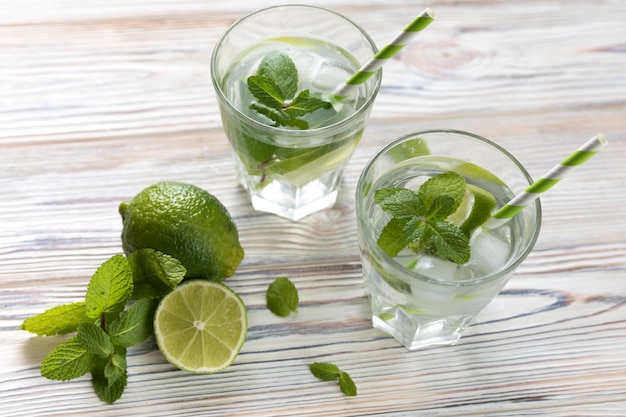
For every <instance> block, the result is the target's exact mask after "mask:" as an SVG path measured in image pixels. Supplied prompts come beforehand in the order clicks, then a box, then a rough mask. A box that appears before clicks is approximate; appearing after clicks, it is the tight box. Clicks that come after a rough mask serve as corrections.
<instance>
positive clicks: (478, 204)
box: [461, 184, 496, 236]
mask: <svg viewBox="0 0 626 417" xmlns="http://www.w3.org/2000/svg"><path fill="white" fill-rule="evenodd" d="M467 189H468V190H469V191H470V192H471V193H472V195H473V196H474V205H473V206H472V211H471V212H470V214H469V216H468V217H467V219H465V221H464V222H463V224H462V225H461V230H462V231H463V232H464V233H465V235H467V236H470V235H471V234H472V232H473V231H474V230H476V229H477V228H478V227H480V226H481V225H482V224H483V223H485V222H486V221H487V220H489V217H491V212H492V211H493V209H494V208H495V207H496V198H495V197H494V196H493V194H491V193H490V192H489V191H486V190H483V189H482V188H480V187H476V186H475V185H472V184H467Z"/></svg>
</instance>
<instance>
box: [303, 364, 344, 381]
mask: <svg viewBox="0 0 626 417" xmlns="http://www.w3.org/2000/svg"><path fill="white" fill-rule="evenodd" d="M309 369H310V370H311V373H312V374H313V375H315V377H316V378H318V379H321V380H322V381H334V380H335V379H337V378H339V374H340V373H341V370H340V369H339V367H338V366H337V365H335V364H332V363H328V362H314V363H312V364H310V365H309Z"/></svg>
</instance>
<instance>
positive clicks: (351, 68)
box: [211, 5, 382, 220]
mask: <svg viewBox="0 0 626 417" xmlns="http://www.w3.org/2000/svg"><path fill="white" fill-rule="evenodd" d="M268 45H269V46H268ZM272 45H278V46H277V47H278V48H279V49H284V50H285V51H286V52H287V54H289V55H290V56H291V57H292V59H293V61H294V63H295V65H296V66H297V67H298V71H299V78H300V80H301V82H300V83H301V84H305V83H306V84H307V85H302V86H301V88H305V87H306V88H308V89H310V90H311V93H313V92H317V93H321V94H322V95H330V93H332V91H334V89H335V87H337V86H338V85H340V84H341V83H343V82H345V81H346V80H347V79H348V78H349V77H350V76H351V75H352V74H353V73H354V72H356V70H358V68H359V67H360V66H361V65H362V64H363V63H364V62H366V61H367V60H369V59H370V58H371V57H372V56H373V55H374V54H376V52H377V49H376V46H375V44H374V42H373V41H372V40H371V38H370V37H369V36H368V34H367V33H366V32H365V31H364V30H363V29H361V28H360V27H359V26H357V25H356V24H355V23H353V22H351V21H350V20H349V19H347V18H346V17H343V16H341V15H339V14H337V13H335V12H332V11H329V10H326V9H322V8H319V7H313V6H305V5H284V6H275V7H270V8H266V9H262V10H259V11H256V12H254V13H252V14H250V15H248V16H246V17H244V18H242V19H240V20H238V21H237V22H235V23H234V24H233V25H232V26H231V27H230V28H229V29H228V30H227V31H226V32H225V33H224V34H223V35H222V37H221V38H220V40H219V41H218V43H217V45H216V46H215V49H214V52H213V56H212V60H211V76H212V81H213V85H214V87H215V91H216V94H217V99H218V103H219V108H220V113H221V117H222V124H223V126H224V130H225V132H226V136H227V137H228V140H229V143H230V145H231V150H232V154H233V157H234V161H235V165H236V171H237V176H238V179H239V182H240V183H241V184H242V185H243V187H244V188H245V189H246V190H247V191H248V193H249V195H250V199H251V202H252V205H253V207H254V209H256V210H258V211H264V212H270V213H274V214H277V215H279V216H283V217H286V218H289V219H292V220H298V219H300V218H302V217H304V216H306V215H308V214H311V213H313V212H315V211H318V210H321V209H325V208H328V207H331V206H333V204H334V203H335V200H336V198H337V193H338V190H339V187H340V184H341V181H342V176H343V171H344V168H345V167H346V165H347V163H348V161H349V160H350V158H351V156H352V154H353V152H354V150H355V148H356V146H357V145H358V143H359V140H360V138H361V135H362V134H363V131H364V129H365V125H366V121H367V118H368V116H369V113H370V111H371V107H372V103H373V101H374V98H375V97H376V94H377V93H378V90H379V87H380V82H381V76H382V75H381V71H380V70H379V71H377V72H376V73H375V74H374V75H373V76H371V77H370V78H369V79H368V80H367V81H366V82H365V83H364V84H362V85H361V86H360V87H359V89H358V90H357V91H356V92H355V94H354V96H353V97H351V98H348V99H346V100H344V101H341V102H339V103H336V102H335V103H334V104H333V107H334V110H335V111H336V112H337V115H336V116H335V117H334V118H327V117H325V116H321V117H320V120H317V121H315V122H311V123H310V126H309V128H308V129H304V130H300V129H296V128H289V127H283V126H274V125H272V124H273V122H272V121H271V120H263V118H262V117H260V118H259V117H256V115H255V114H254V113H253V112H251V111H250V104H251V103H250V100H245V99H244V100H242V99H241V97H243V95H245V94H243V93H242V91H243V92H245V91H247V90H246V79H247V77H249V76H250V75H253V72H254V70H255V69H256V67H255V66H254V65H252V66H251V67H250V68H246V70H245V71H244V70H243V69H242V68H244V67H245V66H246V65H247V63H248V61H249V59H250V58H249V57H250V56H252V55H255V54H257V55H259V51H261V53H260V55H262V54H263V53H270V52H271V49H272ZM263 48H265V49H263ZM256 65H258V64H256ZM238 72H241V73H240V74H239V73H238ZM303 80H304V81H303ZM309 84H310V85H309Z"/></svg>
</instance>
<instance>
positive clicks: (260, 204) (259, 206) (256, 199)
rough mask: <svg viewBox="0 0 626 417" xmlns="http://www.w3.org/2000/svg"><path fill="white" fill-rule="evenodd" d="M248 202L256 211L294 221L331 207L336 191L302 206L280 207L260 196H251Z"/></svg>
mask: <svg viewBox="0 0 626 417" xmlns="http://www.w3.org/2000/svg"><path fill="white" fill-rule="evenodd" d="M250 200H251V202H252V207H254V209H255V210H256V211H262V212H265V213H272V214H276V215H278V216H281V217H285V218H287V219H290V220H294V221H296V220H300V219H301V218H303V217H305V216H308V215H309V214H312V213H315V212H316V211H320V210H323V209H326V208H330V207H332V206H333V205H334V204H335V201H336V200H337V191H333V192H332V193H330V194H326V195H325V196H324V197H322V198H319V199H317V200H314V201H312V202H310V203H309V204H306V205H304V206H296V205H281V203H280V202H277V201H273V200H266V199H264V198H263V197H262V196H259V195H256V194H253V195H251V196H250Z"/></svg>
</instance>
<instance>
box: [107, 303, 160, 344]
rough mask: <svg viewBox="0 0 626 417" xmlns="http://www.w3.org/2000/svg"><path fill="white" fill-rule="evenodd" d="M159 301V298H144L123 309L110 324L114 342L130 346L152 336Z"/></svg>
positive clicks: (110, 332)
mask: <svg viewBox="0 0 626 417" xmlns="http://www.w3.org/2000/svg"><path fill="white" fill-rule="evenodd" d="M158 303H159V302H158V300H157V299H150V298H142V299H140V300H138V301H136V302H135V303H134V304H133V305H132V306H130V308H128V309H127V310H125V311H123V312H122V314H120V317H119V318H118V319H116V320H114V321H112V322H111V323H110V324H109V334H110V335H111V338H112V340H113V343H115V344H116V345H120V346H125V347H130V346H132V345H135V344H137V343H139V342H141V341H143V340H145V339H146V338H147V337H148V336H150V335H151V334H152V333H153V327H154V326H153V320H154V311H155V310H156V308H157V306H158Z"/></svg>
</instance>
